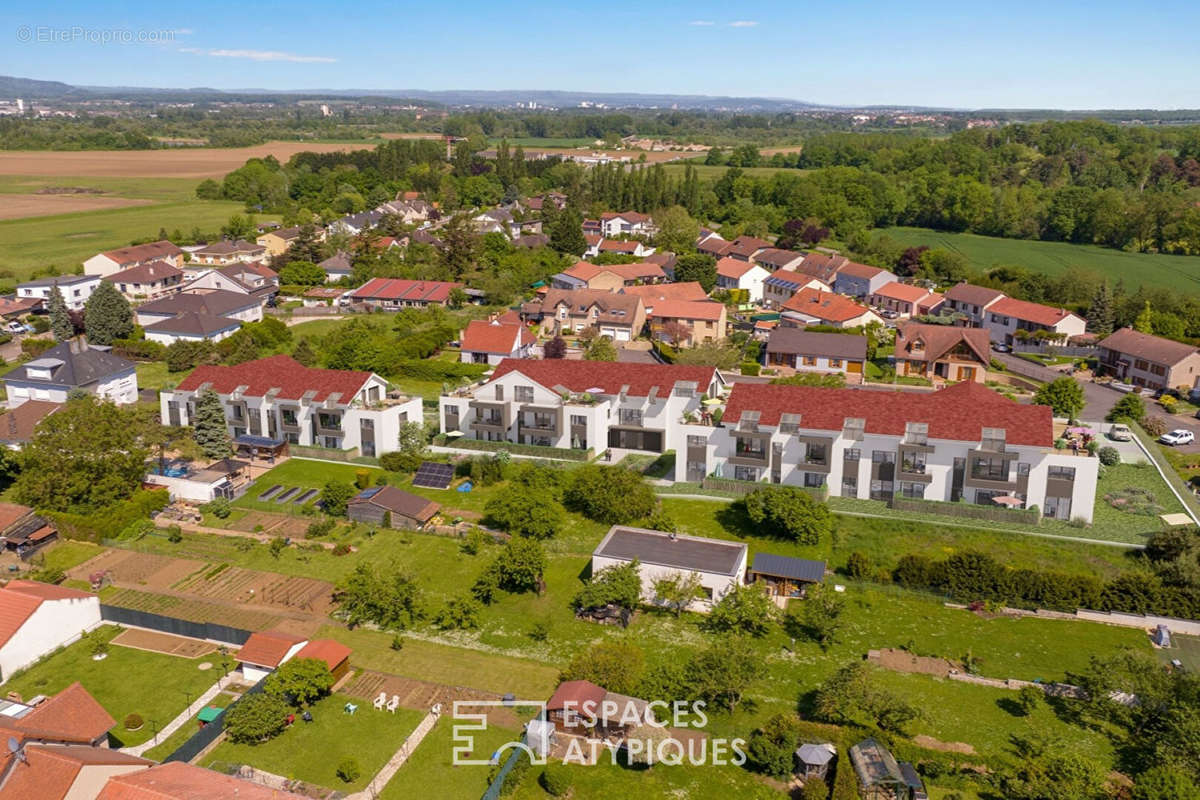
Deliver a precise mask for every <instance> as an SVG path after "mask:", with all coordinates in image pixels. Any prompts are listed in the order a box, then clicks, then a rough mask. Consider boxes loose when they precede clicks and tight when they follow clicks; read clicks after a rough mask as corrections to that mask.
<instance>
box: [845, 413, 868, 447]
mask: <svg viewBox="0 0 1200 800" xmlns="http://www.w3.org/2000/svg"><path fill="white" fill-rule="evenodd" d="M866 429H867V421H866V420H865V419H863V418H862V417H846V419H845V421H844V422H842V435H843V436H845V437H846V438H847V439H849V440H851V441H854V442H861V441H862V438H863V433H864V432H865V431H866Z"/></svg>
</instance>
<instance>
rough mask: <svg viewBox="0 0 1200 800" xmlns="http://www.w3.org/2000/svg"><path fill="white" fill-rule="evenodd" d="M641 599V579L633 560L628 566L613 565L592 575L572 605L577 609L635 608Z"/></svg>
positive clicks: (636, 564)
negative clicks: (610, 606)
mask: <svg viewBox="0 0 1200 800" xmlns="http://www.w3.org/2000/svg"><path fill="white" fill-rule="evenodd" d="M641 599H642V579H641V575H640V573H639V572H638V561H637V559H636V558H635V559H634V560H633V561H631V562H629V563H628V564H614V565H612V566H609V567H604V568H603V569H601V570H599V571H597V572H596V573H595V574H594V575H592V576H591V577H590V578H589V579H588V580H587V582H586V583H584V585H583V588H582V589H580V590H579V593H578V594H577V595H575V600H574V601H573V603H572V605H574V606H575V608H578V609H584V610H588V609H593V608H604V607H605V606H608V605H615V606H620V607H621V608H628V609H631V610H632V609H634V608H637V605H638V603H639V602H641Z"/></svg>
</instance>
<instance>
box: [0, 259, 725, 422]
mask: <svg viewBox="0 0 1200 800" xmlns="http://www.w3.org/2000/svg"><path fill="white" fill-rule="evenodd" d="M738 263H741V262H738ZM621 294H635V295H637V296H638V297H640V298H642V302H643V303H645V304H646V307H647V308H649V307H650V306H652V305H653V304H654V301H655V300H707V299H708V294H707V293H706V292H705V291H704V287H703V286H701V285H700V283H699V282H698V281H685V282H684V283H652V284H647V285H645V286H626V287H624V288H623V289H621ZM25 405H29V401H26V403H25ZM0 433H3V430H0Z"/></svg>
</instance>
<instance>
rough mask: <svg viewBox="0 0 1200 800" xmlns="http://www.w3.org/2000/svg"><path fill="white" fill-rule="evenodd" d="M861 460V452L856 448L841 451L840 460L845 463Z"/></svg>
mask: <svg viewBox="0 0 1200 800" xmlns="http://www.w3.org/2000/svg"><path fill="white" fill-rule="evenodd" d="M861 458H862V450H859V449H858V448H857V447H849V448H847V449H845V450H843V451H842V459H843V460H845V461H858V460H860V459H861Z"/></svg>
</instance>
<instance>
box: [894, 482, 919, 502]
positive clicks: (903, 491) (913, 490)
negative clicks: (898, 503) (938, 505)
mask: <svg viewBox="0 0 1200 800" xmlns="http://www.w3.org/2000/svg"><path fill="white" fill-rule="evenodd" d="M900 496H901V497H915V498H917V499H922V498H924V497H925V484H923V483H917V482H916V481H901V482H900Z"/></svg>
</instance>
